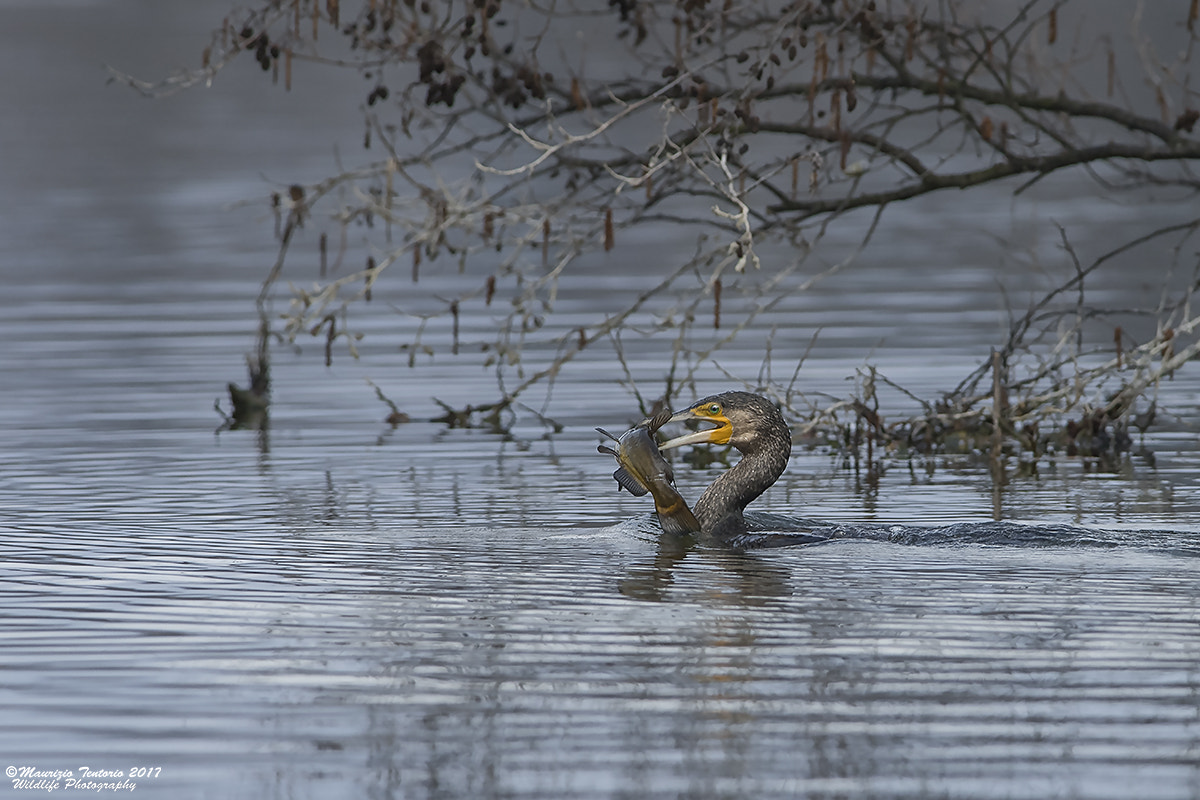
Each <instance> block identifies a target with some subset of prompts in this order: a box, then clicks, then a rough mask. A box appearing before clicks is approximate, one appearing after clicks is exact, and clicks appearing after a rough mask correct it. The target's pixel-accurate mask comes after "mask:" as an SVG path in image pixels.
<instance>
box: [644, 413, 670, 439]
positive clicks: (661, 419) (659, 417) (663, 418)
mask: <svg viewBox="0 0 1200 800" xmlns="http://www.w3.org/2000/svg"><path fill="white" fill-rule="evenodd" d="M670 421H671V409H669V408H664V409H663V410H662V411H659V412H658V413H657V414H655V415H654V416H653V417H647V418H646V419H644V420H642V421H641V422H639V423H638V426H639V427H644V428H647V429H649V431H650V433H655V432H657V431H658V429H659V428H661V427H662V426H663V425H666V424H667V423H668V422H670Z"/></svg>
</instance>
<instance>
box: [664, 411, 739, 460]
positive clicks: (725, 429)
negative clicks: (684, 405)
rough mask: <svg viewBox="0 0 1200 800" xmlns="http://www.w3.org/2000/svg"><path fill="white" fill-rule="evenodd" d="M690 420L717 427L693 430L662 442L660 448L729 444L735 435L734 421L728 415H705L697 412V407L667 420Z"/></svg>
mask: <svg viewBox="0 0 1200 800" xmlns="http://www.w3.org/2000/svg"><path fill="white" fill-rule="evenodd" d="M689 420H697V421H699V422H711V423H712V424H714V425H716V427H715V428H705V429H704V430H699V431H692V432H691V433H685V434H684V435H683V436H676V437H675V438H674V439H668V440H667V441H665V442H663V443H662V444H660V445H659V446H658V449H659V450H670V449H671V448H673V447H682V446H683V445H685V444H729V438H730V436H732V435H733V423H732V422H730V421H729V418H728V417H726V416H724V415H722V416H718V417H710V416H705V415H703V414H699V413H697V412H696V409H694V408H689V409H687V410H686V411H680V412H679V413H677V414H675V415H674V416H672V417H671V418H670V419H669V420H667V422H687V421H689Z"/></svg>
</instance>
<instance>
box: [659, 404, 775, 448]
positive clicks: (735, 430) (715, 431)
mask: <svg viewBox="0 0 1200 800" xmlns="http://www.w3.org/2000/svg"><path fill="white" fill-rule="evenodd" d="M689 420H696V421H699V422H702V423H707V424H710V425H711V426H712V427H708V428H703V429H701V430H697V431H693V432H692V433H685V434H684V435H683V436H677V437H675V438H674V439H669V440H667V441H665V442H663V443H662V444H660V445H659V449H660V450H669V449H671V448H673V447H681V446H683V445H685V444H728V445H733V446H734V447H736V448H737V449H738V450H740V451H742V452H743V453H745V452H747V451H750V450H754V449H756V448H758V447H760V446H762V445H764V444H766V443H767V440H768V439H770V438H778V437H779V436H780V429H781V428H782V434H783V435H784V436H786V437H787V438H788V440H789V441H788V444H789V445H790V443H791V442H790V438H791V437H790V433H789V432H788V429H787V424H786V423H785V422H784V421H783V417H782V416H781V415H780V413H779V410H778V409H777V408H775V406H774V405H772V404H771V403H770V402H769V401H768V400H766V399H765V398H763V397H759V396H758V395H756V394H751V393H749V392H722V393H721V394H714V395H712V396H710V397H706V398H704V399H703V400H701V401H699V402H698V403H694V404H693V405H691V406H690V407H688V408H686V409H684V410H683V411H678V412H676V413H675V414H674V415H673V416H672V417H671V419H670V420H669V421H670V422H686V421H689Z"/></svg>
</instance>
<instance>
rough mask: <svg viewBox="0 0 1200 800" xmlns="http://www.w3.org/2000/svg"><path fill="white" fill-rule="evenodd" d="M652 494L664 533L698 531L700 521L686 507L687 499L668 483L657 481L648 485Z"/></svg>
mask: <svg viewBox="0 0 1200 800" xmlns="http://www.w3.org/2000/svg"><path fill="white" fill-rule="evenodd" d="M650 493H651V494H652V495H654V510H655V511H656V512H657V513H658V524H659V525H660V526H661V527H662V529H663V532H664V533H671V534H683V533H699V532H700V523H699V522H697V521H696V516H695V514H693V513H692V510H691V509H690V508H688V504H687V501H685V500H684V499H683V496H682V495H680V494H679V492H677V491H675V487H674V486H671V485H670V484H663V483H657V484H655V485H653V486H651V487H650Z"/></svg>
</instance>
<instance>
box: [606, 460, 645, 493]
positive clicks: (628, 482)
mask: <svg viewBox="0 0 1200 800" xmlns="http://www.w3.org/2000/svg"><path fill="white" fill-rule="evenodd" d="M613 477H614V478H616V479H617V484H618V485H619V486H620V487H621V488H622V489H626V490H627V491H628V492H629V493H630V494H631V495H633V496H634V497H641V496H642V495H644V494H645V493H646V492H648V491H650V490H649V489H647V488H646V486H645V484H643V483H642V482H641V481H639V480H638V479H637V477H636V476H635V475H634V474H633V473H632V472H630V471H629V470H627V469H625V468H624V467H617V471H616V472H614V473H613ZM618 491H620V490H618Z"/></svg>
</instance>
